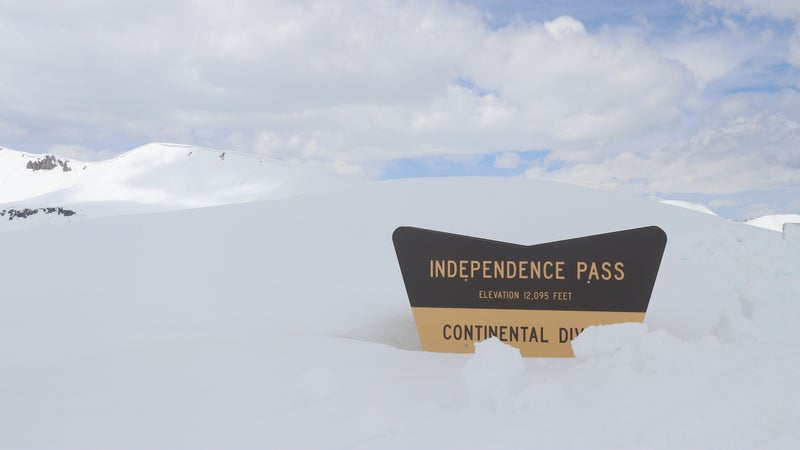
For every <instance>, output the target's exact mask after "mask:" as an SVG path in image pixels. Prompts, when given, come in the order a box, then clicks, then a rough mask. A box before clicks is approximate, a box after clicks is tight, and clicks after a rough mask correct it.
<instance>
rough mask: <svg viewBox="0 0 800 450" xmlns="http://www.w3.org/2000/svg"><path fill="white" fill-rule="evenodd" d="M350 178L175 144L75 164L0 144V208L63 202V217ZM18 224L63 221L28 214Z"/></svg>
mask: <svg viewBox="0 0 800 450" xmlns="http://www.w3.org/2000/svg"><path fill="white" fill-rule="evenodd" d="M351 183H354V180H353V179H352V178H350V177H344V176H341V175H337V174H334V173H332V172H330V171H328V170H325V169H323V168H321V167H317V168H314V167H309V166H307V165H306V166H303V165H292V164H287V163H284V162H281V161H276V160H273V159H269V158H263V157H258V156H254V155H250V154H244V153H234V152H221V151H216V150H208V149H203V148H199V147H194V146H187V145H179V144H148V145H145V146H142V147H139V148H136V149H134V150H131V151H129V152H127V153H123V154H121V155H119V156H117V157H116V158H113V159H110V160H107V161H100V162H82V161H74V160H69V159H66V158H62V157H59V156H54V155H35V154H29V153H23V152H19V151H15V150H11V149H7V148H5V149H2V150H0V210H4V209H6V210H8V209H11V208H16V209H20V208H29V209H32V208H41V207H65V208H69V209H71V210H74V211H75V212H76V215H75V216H73V217H71V218H70V219H69V220H74V219H80V218H85V217H87V216H88V217H101V216H107V215H116V214H130V213H133V212H153V211H166V210H175V209H186V208H198V207H206V206H215V205H223V204H232V203H244V202H250V201H256V200H269V199H276V198H285V197H290V196H294V195H299V194H305V193H310V192H319V191H321V190H330V189H332V188H334V187H336V186H343V185H349V184H351ZM32 217H33V219H28V220H26V221H25V223H22V221H21V220H18V221H16V224H12V223H3V222H8V221H4V220H0V230H4V229H8V228H10V227H11V226H12V225H17V226H22V225H30V224H31V223H43V222H53V221H63V220H64V219H63V218H59V217H57V216H55V215H53V216H47V217H45V215H44V214H38V215H36V216H32Z"/></svg>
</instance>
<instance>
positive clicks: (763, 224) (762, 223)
mask: <svg viewBox="0 0 800 450" xmlns="http://www.w3.org/2000/svg"><path fill="white" fill-rule="evenodd" d="M747 223H748V224H749V225H753V226H756V227H760V228H766V229H767V230H773V231H779V232H782V231H783V230H784V226H785V225H787V224H800V214H773V215H769V216H763V217H759V218H756V219H753V220H748V221H747Z"/></svg>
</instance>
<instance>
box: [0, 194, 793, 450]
mask: <svg viewBox="0 0 800 450" xmlns="http://www.w3.org/2000/svg"><path fill="white" fill-rule="evenodd" d="M400 225H414V226H419V227H426V228H432V229H437V230H443V231H450V232H454V233H459V234H466V235H473V236H481V237H485V238H489V239H497V240H501V241H507V242H517V243H522V244H534V243H539V242H548V241H553V240H559V239H565V238H570V237H575V236H583V235H589V234H595V233H602V232H607V231H612V230H619V229H626V228H633V227H639V226H644V225H657V226H660V227H661V228H663V229H664V230H665V231H666V232H667V235H668V238H669V242H668V244H667V249H666V253H665V256H664V261H663V264H662V269H661V272H660V274H659V277H658V280H657V283H656V287H655V290H654V293H653V298H652V301H651V304H650V309H649V311H648V313H647V317H646V320H645V322H646V324H647V327H648V328H647V329H645V328H643V327H641V326H629V325H617V326H611V327H604V328H599V329H591V330H590V332H587V333H585V334H584V335H583V336H581V338H580V339H579V341H578V342H579V343H580V347H579V351H578V350H576V352H577V353H578V355H579V358H576V359H569V360H562V359H554V360H553V359H525V360H521V359H520V358H519V357H518V356H515V354H514V353H513V352H511V353H509V352H505V351H504V348H505V347H503V346H502V345H496V346H492V345H491V344H490V343H487V344H486V345H485V346H482V347H481V348H480V351H481V353H479V354H478V355H474V356H473V355H450V354H436V353H425V352H422V351H420V350H419V342H418V338H417V334H416V330H415V327H414V323H413V319H412V316H411V311H410V308H409V305H408V301H407V298H406V294H405V290H404V287H403V283H402V280H401V276H400V271H399V268H398V267H397V261H396V259H395V255H394V250H393V248H392V244H391V234H392V231H393V230H394V229H395V227H397V226H400ZM0 248H2V249H3V252H4V253H3V254H4V255H6V256H4V258H2V259H0V274H2V276H3V278H4V284H3V294H2V295H1V296H0V355H2V358H0V373H2V374H3V375H2V380H3V382H2V383H0V399H1V401H0V423H1V424H3V425H2V428H3V431H2V437H1V438H0V448H8V449H46V448H58V449H85V448H104V449H141V448H148V449H167V448H169V449H180V448H186V449H195V450H197V449H214V448H236V449H255V448H284V449H289V448H298V449H308V448H314V449H317V448H365V449H366V448H370V449H386V448H393V449H408V448H457V449H468V448H494V449H502V448H509V449H511V448H513V449H516V448H531V447H536V448H592V449H598V448H614V449H620V448H631V449H642V448H648V449H658V448H664V449H673V448H726V449H736V448H773V449H774V448H798V445H800V430H798V428H797V423H798V422H799V421H800V390H798V389H797V388H796V384H797V379H798V377H800V353H798V352H797V347H798V345H799V344H800V339H799V338H798V335H797V333H796V323H795V322H796V320H797V317H800V299H798V292H800V259H798V258H797V255H798V254H800V240H790V239H781V236H780V235H779V234H776V233H773V232H769V231H766V230H761V229H758V228H755V227H750V226H747V225H744V224H739V223H734V222H731V221H727V220H723V219H720V218H717V217H713V216H709V215H704V214H697V213H694V212H692V211H686V210H683V209H679V208H674V207H670V206H667V205H661V204H659V203H657V202H650V201H646V200H642V199H639V198H633V197H625V196H618V195H614V194H610V193H607V192H598V191H592V190H587V189H583V188H577V187H571V186H564V185H558V184H550V183H540V182H534V181H530V180H516V179H432V180H402V181H392V182H376V183H371V184H368V185H365V186H364V187H363V188H361V189H355V190H352V191H349V192H347V193H346V194H345V193H330V194H324V195H313V196H305V197H300V198H293V199H287V200H277V201H271V202H259V203H252V204H245V205H231V206H223V207H214V208H205V209H194V210H185V211H175V212H168V213H158V214H147V215H134V216H118V217H109V218H104V219H97V220H89V221H83V222H79V223H72V224H63V225H52V226H48V227H41V228H37V229H29V230H22V231H12V232H8V233H2V234H0Z"/></svg>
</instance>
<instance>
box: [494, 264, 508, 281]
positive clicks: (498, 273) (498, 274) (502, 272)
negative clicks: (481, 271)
mask: <svg viewBox="0 0 800 450" xmlns="http://www.w3.org/2000/svg"><path fill="white" fill-rule="evenodd" d="M494 277H495V278H505V277H506V264H505V262H504V261H495V262H494Z"/></svg>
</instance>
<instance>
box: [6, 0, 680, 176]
mask: <svg viewBox="0 0 800 450" xmlns="http://www.w3.org/2000/svg"><path fill="white" fill-rule="evenodd" d="M38 3H40V2H26V3H25V4H24V5H23V4H20V5H14V6H9V7H6V11H4V15H3V19H0V33H2V35H3V39H4V45H3V46H2V48H0V60H2V61H3V62H4V67H7V68H8V70H4V71H2V72H0V92H1V93H2V94H3V98H4V105H3V106H2V108H0V120H4V121H6V122H9V124H10V125H13V126H17V127H19V128H21V129H23V130H26V131H27V136H28V137H32V136H39V138H38V139H46V140H47V141H48V142H49V145H55V144H59V143H72V142H79V143H82V142H86V141H97V140H98V139H94V138H95V137H96V135H97V134H101V133H104V134H105V135H118V136H120V135H121V136H124V137H125V138H126V139H127V140H133V141H137V140H138V141H139V142H147V141H169V140H174V141H181V142H191V143H196V144H200V145H206V146H211V147H223V146H225V145H226V144H227V143H229V142H231V141H237V142H238V143H239V144H240V145H242V147H241V148H239V149H240V150H247V151H255V150H262V149H263V148H264V147H263V146H264V143H263V139H262V138H263V136H264V135H265V134H266V135H275V136H281V140H280V141H274V142H275V143H279V145H281V146H283V149H272V150H269V151H270V152H271V153H278V154H281V155H283V156H287V157H299V158H304V157H310V156H314V157H318V158H330V159H349V160H353V161H360V160H365V159H370V158H379V159H385V158H396V157H404V156H414V155H419V154H427V153H429V152H445V151H446V152H452V151H454V150H457V151H460V152H464V153H476V152H484V153H486V152H495V151H498V150H503V149H508V148H520V147H524V148H529V147H530V146H542V145H552V144H553V143H557V142H558V141H561V140H567V141H575V140H586V139H598V138H601V139H608V138H616V137H619V136H626V135H629V134H636V133H641V132H643V131H645V130H647V129H649V128H651V127H663V126H665V125H667V124H669V123H671V121H672V120H674V119H675V118H676V116H677V114H678V111H679V110H680V108H681V105H682V102H683V101H684V99H685V98H686V96H687V95H690V94H691V93H692V91H693V89H694V88H693V85H692V83H691V74H690V73H689V72H688V71H686V70H685V69H683V68H682V67H681V65H680V64H677V63H675V62H674V61H671V60H669V59H666V58H664V57H662V56H661V55H660V54H659V53H658V52H657V51H654V50H653V49H651V48H649V47H648V46H647V45H644V44H643V43H641V42H638V41H637V40H635V39H632V38H627V37H624V36H614V35H611V34H603V33H600V34H591V33H588V32H587V31H586V29H585V27H584V26H583V24H582V23H581V22H580V21H578V20H577V19H575V18H572V17H566V16H564V17H559V18H556V19H554V20H552V21H548V22H544V23H538V22H531V23H525V22H519V23H515V24H513V25H510V26H508V27H505V28H501V29H490V28H488V27H487V26H486V24H485V23H484V19H483V16H482V15H481V14H480V12H479V11H477V10H475V9H472V8H469V7H465V6H462V5H459V4H457V3H445V2H400V1H391V0H389V1H385V2H366V3H365V2H349V1H345V2H336V3H333V2H328V1H316V0H306V1H300V2H263V1H255V0H239V1H236V2H225V3H222V2H219V3H217V2H196V1H181V2H170V3H168V4H165V5H162V4H160V3H152V4H150V5H148V6H147V7H142V8H141V9H132V8H130V7H128V6H126V3H125V2H108V3H104V2H99V3H98V2H93V1H87V0H84V1H79V2H75V3H74V4H71V6H70V7H66V6H62V5H55V6H53V5H50V3H49V2H48V3H47V5H44V4H38ZM39 8H41V10H42V11H44V12H43V13H41V14H40V13H38V12H37V11H38V10H39ZM115 8H122V9H123V11H122V13H121V14H120V15H116V13H115V12H114V11H115ZM463 80H469V81H470V82H471V83H472V84H471V85H465V84H464V83H462V81H463ZM42 132H44V133H45V134H46V137H43V135H42ZM22 140H23V139H20V141H22ZM100 140H102V139H100ZM276 145H278V144H276Z"/></svg>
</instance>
